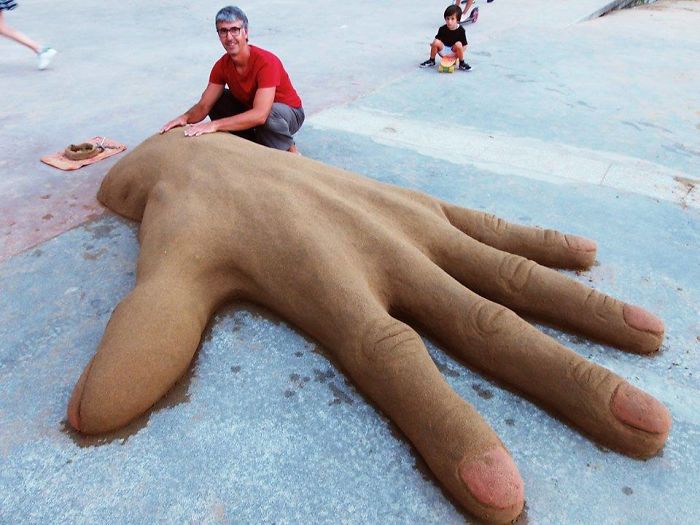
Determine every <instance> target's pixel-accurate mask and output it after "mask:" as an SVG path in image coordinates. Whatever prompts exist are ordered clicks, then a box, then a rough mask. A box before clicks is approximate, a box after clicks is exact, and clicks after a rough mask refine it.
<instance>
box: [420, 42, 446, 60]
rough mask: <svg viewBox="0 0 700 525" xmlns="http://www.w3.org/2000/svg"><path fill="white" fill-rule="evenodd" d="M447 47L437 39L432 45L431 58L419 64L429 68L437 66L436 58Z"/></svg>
mask: <svg viewBox="0 0 700 525" xmlns="http://www.w3.org/2000/svg"><path fill="white" fill-rule="evenodd" d="M443 47H445V45H444V44H443V43H442V42H441V41H440V40H438V39H437V38H436V39H435V40H433V41H432V42H431V43H430V58H429V59H428V60H426V61H425V62H421V63H420V64H419V66H420V67H429V66H434V65H435V56H436V55H437V54H438V53H439V52H440V51H442V48H443Z"/></svg>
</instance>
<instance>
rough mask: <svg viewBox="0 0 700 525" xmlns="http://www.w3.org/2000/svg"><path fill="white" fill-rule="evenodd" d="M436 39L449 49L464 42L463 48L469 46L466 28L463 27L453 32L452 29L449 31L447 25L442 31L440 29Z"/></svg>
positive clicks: (458, 27)
mask: <svg viewBox="0 0 700 525" xmlns="http://www.w3.org/2000/svg"><path fill="white" fill-rule="evenodd" d="M435 38H437V39H438V40H439V41H440V42H442V43H443V44H445V45H446V46H447V47H452V46H453V45H455V44H456V43H457V42H462V45H463V46H466V45H467V34H466V33H465V32H464V28H463V27H462V26H457V29H455V30H454V31H451V30H450V29H448V27H447V24H445V25H444V26H442V27H441V28H440V29H438V32H437V35H435Z"/></svg>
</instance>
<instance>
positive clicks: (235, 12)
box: [214, 5, 248, 31]
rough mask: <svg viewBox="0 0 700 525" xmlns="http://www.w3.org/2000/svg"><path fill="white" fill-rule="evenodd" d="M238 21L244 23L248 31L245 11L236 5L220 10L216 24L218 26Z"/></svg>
mask: <svg viewBox="0 0 700 525" xmlns="http://www.w3.org/2000/svg"><path fill="white" fill-rule="evenodd" d="M236 20H240V21H241V22H243V28H244V29H245V30H246V31H248V17H247V16H245V13H244V12H243V10H242V9H241V8H240V7H236V6H235V5H227V6H226V7H222V8H221V9H219V12H218V13H216V19H215V20H214V24H218V23H219V22H235V21H236Z"/></svg>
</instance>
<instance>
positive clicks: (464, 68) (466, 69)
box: [459, 60, 472, 71]
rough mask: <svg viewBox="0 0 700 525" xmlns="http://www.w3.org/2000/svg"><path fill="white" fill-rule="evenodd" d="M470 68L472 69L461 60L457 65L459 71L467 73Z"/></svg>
mask: <svg viewBox="0 0 700 525" xmlns="http://www.w3.org/2000/svg"><path fill="white" fill-rule="evenodd" d="M471 68H472V66H470V65H469V64H467V63H466V62H465V61H464V60H462V61H461V62H460V63H459V69H460V70H461V71H469V70H470V69H471Z"/></svg>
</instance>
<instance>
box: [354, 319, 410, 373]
mask: <svg viewBox="0 0 700 525" xmlns="http://www.w3.org/2000/svg"><path fill="white" fill-rule="evenodd" d="M422 344H423V342H422V340H421V338H420V336H419V335H418V334H417V333H416V332H415V331H413V330H412V329H411V327H409V326H408V325H406V324H404V323H402V322H400V321H396V320H390V321H386V320H385V321H380V322H378V323H375V324H374V325H373V326H372V327H370V329H369V330H368V331H367V333H366V334H365V337H364V340H363V344H362V348H363V355H364V357H365V358H366V359H367V360H368V361H370V362H372V363H374V364H376V365H379V366H380V368H393V367H394V366H396V365H397V364H398V363H401V362H402V361H405V360H406V359H409V358H410V356H412V355H415V353H416V352H418V351H419V350H420V348H421V346H422Z"/></svg>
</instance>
